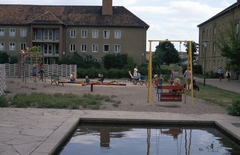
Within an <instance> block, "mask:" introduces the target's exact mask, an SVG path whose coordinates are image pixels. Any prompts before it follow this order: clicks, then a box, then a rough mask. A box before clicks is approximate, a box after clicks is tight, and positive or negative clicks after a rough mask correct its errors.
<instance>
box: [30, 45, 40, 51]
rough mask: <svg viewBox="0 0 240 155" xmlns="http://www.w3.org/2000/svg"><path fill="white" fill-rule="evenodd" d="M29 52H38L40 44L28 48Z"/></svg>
mask: <svg viewBox="0 0 240 155" xmlns="http://www.w3.org/2000/svg"><path fill="white" fill-rule="evenodd" d="M29 51H30V52H40V46H33V47H31V48H30V50H29Z"/></svg>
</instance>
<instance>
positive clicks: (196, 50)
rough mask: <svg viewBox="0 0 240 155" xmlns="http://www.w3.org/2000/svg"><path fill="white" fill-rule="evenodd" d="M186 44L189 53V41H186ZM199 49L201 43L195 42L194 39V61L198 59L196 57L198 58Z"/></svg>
mask: <svg viewBox="0 0 240 155" xmlns="http://www.w3.org/2000/svg"><path fill="white" fill-rule="evenodd" d="M184 46H185V47H186V51H187V54H188V51H189V42H185V43H184ZM198 50H199V44H198V43H196V42H194V41H192V60H193V62H194V61H196V59H197V56H198Z"/></svg>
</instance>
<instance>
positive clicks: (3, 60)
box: [0, 51, 9, 64]
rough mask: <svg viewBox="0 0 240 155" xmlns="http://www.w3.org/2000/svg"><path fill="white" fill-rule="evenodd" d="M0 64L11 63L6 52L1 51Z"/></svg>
mask: <svg viewBox="0 0 240 155" xmlns="http://www.w3.org/2000/svg"><path fill="white" fill-rule="evenodd" d="M0 63H1V64H4V63H9V55H8V54H7V53H6V52H2V51H0Z"/></svg>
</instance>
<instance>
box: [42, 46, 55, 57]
mask: <svg viewBox="0 0 240 155" xmlns="http://www.w3.org/2000/svg"><path fill="white" fill-rule="evenodd" d="M52 53H53V44H44V54H50V55H52Z"/></svg>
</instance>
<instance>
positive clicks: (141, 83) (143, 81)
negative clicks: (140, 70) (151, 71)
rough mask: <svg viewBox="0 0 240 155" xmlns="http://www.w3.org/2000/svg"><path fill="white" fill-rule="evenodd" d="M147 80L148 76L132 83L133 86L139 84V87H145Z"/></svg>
mask: <svg viewBox="0 0 240 155" xmlns="http://www.w3.org/2000/svg"><path fill="white" fill-rule="evenodd" d="M147 78H148V76H142V78H141V79H140V80H135V82H134V81H133V82H134V84H135V85H137V84H138V83H139V84H140V85H143V84H145V85H146V86H147V82H148V81H147Z"/></svg>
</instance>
